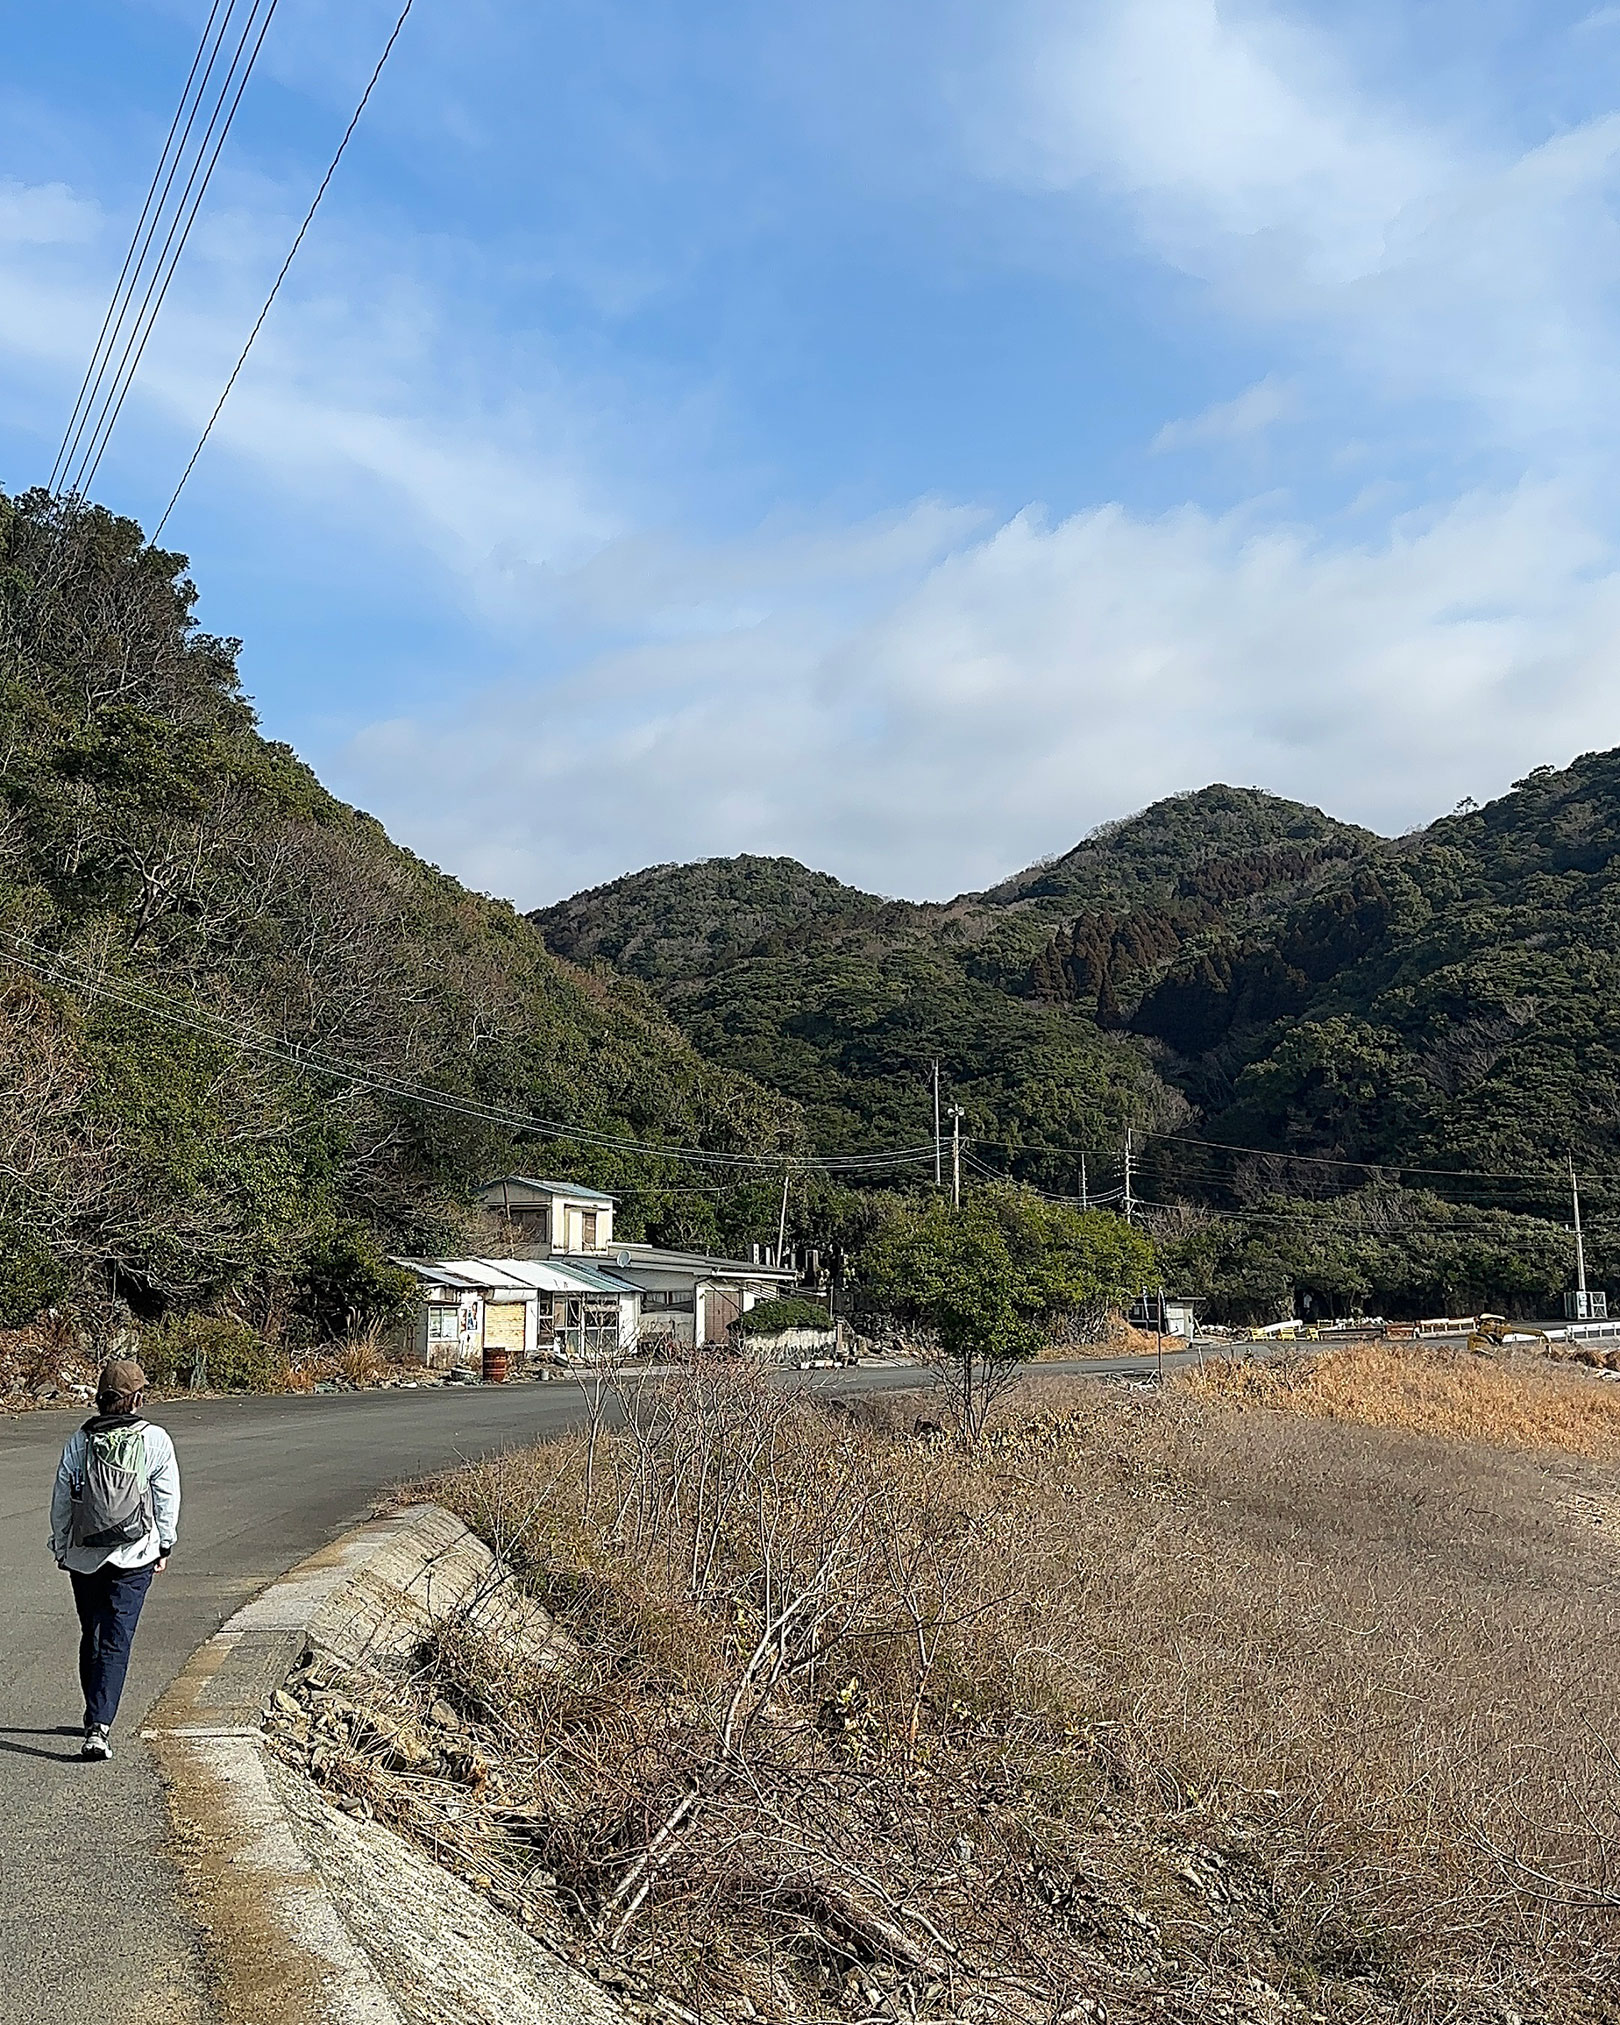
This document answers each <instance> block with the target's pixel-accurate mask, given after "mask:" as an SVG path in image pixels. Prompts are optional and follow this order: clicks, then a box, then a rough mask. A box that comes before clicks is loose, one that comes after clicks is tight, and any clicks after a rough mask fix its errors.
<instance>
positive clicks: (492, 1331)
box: [484, 1301, 525, 1357]
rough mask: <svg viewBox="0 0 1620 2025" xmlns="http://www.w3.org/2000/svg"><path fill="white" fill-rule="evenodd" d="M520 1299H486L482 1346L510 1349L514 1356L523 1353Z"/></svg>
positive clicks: (490, 1348) (522, 1306)
mask: <svg viewBox="0 0 1620 2025" xmlns="http://www.w3.org/2000/svg"><path fill="white" fill-rule="evenodd" d="M524 1305H525V1304H524V1303H523V1302H522V1301H486V1302H485V1303H484V1348H485V1349H486V1350H510V1351H511V1353H512V1355H513V1356H514V1357H521V1356H522V1355H523V1309H524Z"/></svg>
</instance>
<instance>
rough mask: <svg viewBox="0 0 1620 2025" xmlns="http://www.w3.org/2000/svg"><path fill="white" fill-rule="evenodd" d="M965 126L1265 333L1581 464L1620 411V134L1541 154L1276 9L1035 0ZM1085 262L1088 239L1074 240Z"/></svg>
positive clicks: (1601, 120) (997, 166)
mask: <svg viewBox="0 0 1620 2025" xmlns="http://www.w3.org/2000/svg"><path fill="white" fill-rule="evenodd" d="M1008 18H1009V20H1010V21H1011V22H1012V24H1013V26H1012V28H1011V29H1010V30H1009V32H1008V34H1007V36H1006V39H1005V42H1004V44H1003V47H1002V50H1001V54H1000V59H999V61H998V62H996V63H993V64H990V65H989V66H987V68H986V73H985V75H986V83H985V86H984V89H983V90H982V92H981V93H980V94H979V96H978V98H977V100H976V101H975V102H974V104H973V105H972V107H971V108H970V109H969V110H968V111H967V112H966V113H965V114H964V119H963V132H964V137H965V142H966V146H967V149H968V155H969V159H970V161H971V162H972V163H973V164H974V166H975V167H976V168H977V170H978V171H979V173H980V174H982V175H984V176H988V177H989V178H991V179H992V180H993V181H996V182H999V183H1002V184H1005V185H1012V186H1016V187H1021V188H1023V189H1025V190H1029V191H1035V192H1044V193H1052V194H1057V195H1060V196H1067V197H1070V198H1072V199H1074V200H1075V201H1076V202H1077V203H1078V202H1082V201H1083V202H1084V203H1086V204H1088V205H1093V206H1094V205H1096V204H1098V203H1102V204H1104V205H1106V206H1109V207H1112V208H1113V209H1115V210H1116V211H1118V212H1120V213H1121V214H1122V215H1123V216H1124V217H1125V218H1126V219H1127V220H1128V221H1129V224H1130V227H1131V229H1132V231H1133V232H1134V233H1135V235H1136V236H1137V238H1138V240H1139V242H1140V243H1141V244H1142V245H1143V246H1144V247H1145V248H1147V249H1149V250H1151V251H1152V252H1153V253H1154V254H1156V255H1157V257H1158V258H1159V259H1161V260H1162V261H1164V262H1166V263H1167V264H1169V265H1170V266H1172V267H1174V268H1177V269H1179V270H1181V271H1183V272H1185V273H1187V274H1190V275H1194V276H1197V277H1199V278H1201V279H1203V280H1204V281H1206V282H1207V283H1208V284H1209V285H1210V287H1211V289H1212V290H1213V292H1214V300H1215V302H1216V303H1217V304H1218V305H1219V306H1220V307H1221V308H1222V309H1223V310H1224V311H1225V312H1227V313H1229V314H1231V315H1232V316H1234V317H1236V318H1238V319H1240V320H1243V321H1247V322H1248V323H1249V324H1251V325H1254V324H1262V325H1271V326H1272V327H1274V328H1277V327H1281V328H1283V329H1289V328H1292V329H1293V330H1294V331H1296V332H1298V331H1302V330H1303V331H1308V332H1309V333H1311V334H1312V335H1313V336H1314V337H1315V339H1317V340H1318V341H1321V342H1325V343H1326V344H1327V345H1328V346H1329V347H1330V348H1332V349H1333V350H1334V351H1335V353H1336V356H1337V362H1338V363H1339V364H1340V365H1341V366H1348V367H1349V368H1350V369H1351V370H1352V371H1354V372H1355V373H1357V374H1358V375H1361V376H1364V377H1365V379H1366V380H1368V381H1370V382H1371V383H1372V384H1373V385H1374V387H1375V388H1376V389H1377V390H1378V391H1380V392H1382V393H1393V394H1395V395H1397V396H1400V397H1410V396H1414V395H1417V396H1423V397H1428V398H1434V397H1439V398H1441V399H1447V400H1456V401H1462V402H1467V403H1470V404H1472V406H1473V408H1474V411H1475V414H1474V427H1475V430H1476V432H1478V431H1481V430H1482V431H1483V432H1484V433H1485V434H1486V435H1488V436H1491V437H1494V438H1495V439H1497V440H1499V441H1502V442H1506V443H1511V444H1513V445H1515V446H1517V447H1518V449H1519V450H1520V451H1521V452H1526V453H1528V454H1542V453H1545V452H1546V451H1547V450H1549V449H1550V448H1551V447H1552V445H1551V444H1550V443H1549V435H1551V436H1552V437H1554V438H1556V439H1557V441H1558V444H1559V445H1560V446H1561V447H1563V448H1566V449H1567V448H1569V447H1570V445H1571V443H1572V441H1573V439H1575V438H1577V437H1580V436H1583V435H1585V434H1587V433H1589V432H1590V431H1591V430H1592V429H1593V428H1594V426H1595V427H1596V428H1598V429H1600V430H1602V431H1603V432H1604V433H1605V434H1606V435H1607V434H1611V433H1612V430H1613V421H1614V417H1615V415H1616V414H1620V400H1617V398H1616V397H1617V395H1620V378H1617V375H1616V370H1615V355H1616V348H1615V344H1614V341H1613V331H1614V324H1615V311H1616V297H1615V289H1614V284H1613V282H1612V279H1611V277H1612V276H1613V275H1614V274H1615V272H1616V271H1617V268H1620V232H1617V230H1616V221H1615V215H1614V204H1615V197H1616V193H1617V188H1620V174H1617V169H1620V116H1615V115H1607V114H1606V115H1600V116H1598V117H1596V118H1593V119H1591V120H1589V121H1587V122H1585V123H1583V124H1580V125H1577V126H1575V127H1573V128H1571V129H1569V130H1567V131H1561V132H1556V133H1554V134H1553V135H1552V136H1551V138H1549V139H1548V140H1546V141H1544V142H1542V143H1541V144H1539V145H1537V146H1534V147H1531V148H1528V149H1526V148H1524V147H1522V146H1520V145H1517V144H1515V143H1513V142H1512V141H1511V140H1510V139H1509V138H1506V137H1501V138H1498V137H1493V136H1490V135H1481V134H1465V133H1463V132H1461V131H1450V130H1442V129H1440V128H1438V127H1436V126H1434V125H1432V124H1429V123H1426V122H1425V121H1424V120H1423V119H1422V118H1420V117H1419V116H1418V115H1417V114H1415V113H1414V112H1412V111H1410V110H1408V109H1407V108H1404V107H1402V106H1401V105H1399V104H1398V103H1395V102H1393V101H1386V100H1385V99H1383V98H1380V97H1379V96H1378V95H1377V94H1376V93H1374V92H1373V91H1372V90H1370V89H1369V88H1367V87H1366V86H1364V85H1363V84H1362V83H1361V82H1360V81H1359V80H1358V79H1357V78H1356V77H1355V75H1354V74H1353V72H1352V71H1351V70H1350V68H1349V67H1348V65H1347V64H1346V62H1345V61H1344V59H1343V56H1342V53H1341V51H1340V49H1339V46H1338V45H1337V44H1336V43H1335V42H1334V41H1333V40H1332V39H1331V38H1330V37H1329V36H1328V35H1327V34H1325V33H1324V32H1321V31H1319V30H1316V29H1313V28H1311V27H1308V26H1307V25H1306V24H1305V23H1304V22H1303V21H1302V20H1301V19H1299V18H1298V17H1297V16H1295V15H1294V14H1292V13H1291V12H1289V11H1288V10H1287V9H1285V8H1283V7H1281V6H1278V5H1269V6H1268V5H1264V4H1257V5H1254V6H1249V7H1244V8H1242V9H1235V8H1231V7H1225V6H1221V5H1218V4H1217V0H1087V4H1079V0H1026V4H1025V5H1024V6H1023V7H1021V8H1015V9H1014V10H1013V11H1012V12H1011V13H1010V15H1009V17H1008ZM1076 243H1077V245H1078V244H1080V243H1081V242H1080V239H1079V237H1078V235H1077V240H1076Z"/></svg>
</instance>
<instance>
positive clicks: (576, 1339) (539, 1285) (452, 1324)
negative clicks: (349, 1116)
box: [396, 1174, 796, 1367]
mask: <svg viewBox="0 0 1620 2025" xmlns="http://www.w3.org/2000/svg"><path fill="white" fill-rule="evenodd" d="M479 1200H480V1201H481V1202H482V1204H483V1205H484V1207H485V1208H486V1209H488V1210H490V1211H492V1212H493V1213H494V1214H495V1215H496V1216H497V1217H498V1218H499V1219H500V1220H501V1221H502V1223H503V1224H504V1226H505V1231H506V1235H507V1238H508V1242H509V1246H510V1255H509V1256H502V1257H491V1258H462V1259H405V1258H402V1259H399V1260H397V1261H396V1263H397V1264H399V1265H401V1266H404V1267H405V1268H406V1269H407V1271H409V1272H411V1273H414V1274H415V1275H416V1278H417V1281H418V1283H419V1285H420V1288H421V1296H420V1300H419V1302H418V1308H417V1315H416V1320H415V1331H416V1350H417V1354H418V1355H419V1356H420V1357H421V1358H422V1360H423V1362H424V1363H426V1364H430V1365H434V1366H439V1367H445V1366H453V1365H456V1364H474V1363H477V1362H478V1361H479V1359H480V1358H481V1356H482V1354H483V1352H484V1350H485V1349H486V1348H487V1349H502V1350H505V1351H507V1352H508V1353H509V1354H510V1355H511V1356H512V1357H513V1358H514V1359H515V1360H516V1359H520V1358H523V1359H526V1358H540V1359H550V1358H554V1357H559V1356H560V1357H566V1358H567V1359H568V1360H569V1361H570V1362H582V1363H596V1362H599V1361H600V1360H601V1359H603V1358H604V1357H614V1356H620V1355H625V1354H628V1353H629V1352H631V1351H634V1350H637V1349H641V1348H645V1347H647V1346H648V1343H649V1340H650V1339H653V1338H658V1339H663V1340H665V1341H668V1342H670V1344H671V1347H673V1348H678V1349H684V1350H690V1349H692V1348H694V1347H695V1346H697V1345H700V1344H720V1343H724V1342H726V1341H727V1340H728V1337H729V1333H730V1329H731V1324H732V1323H733V1322H734V1321H736V1320H737V1318H738V1317H739V1316H740V1315H744V1314H746V1313H747V1311H748V1310H749V1309H750V1308H752V1307H753V1306H754V1304H755V1302H756V1301H761V1300H770V1299H772V1298H773V1297H775V1296H776V1295H778V1294H781V1293H782V1292H784V1291H785V1290H787V1289H788V1288H790V1287H791V1286H792V1285H793V1283H794V1280H795V1278H796V1275H795V1274H794V1273H793V1272H791V1271H789V1270H787V1269H785V1268H784V1269H780V1270H779V1269H778V1268H776V1267H774V1266H765V1265H758V1264H754V1263H750V1262H749V1261H747V1260H744V1259H726V1258H716V1257H713V1256H712V1255H710V1254H709V1253H707V1252H683V1251H669V1250H666V1249H664V1248H663V1247H661V1246H658V1245H648V1244H621V1243H619V1242H617V1241H616V1240H615V1238H614V1235H613V1212H614V1207H615V1201H614V1198H613V1197H612V1196H611V1195H604V1194H603V1193H602V1192H601V1190H600V1189H594V1188H582V1187H579V1186H578V1185H576V1184H575V1183H573V1182H565V1181H545V1180H541V1179H538V1178H537V1177H535V1176H534V1175H528V1174H503V1175H502V1176H500V1178H499V1179H498V1180H495V1181H492V1182H490V1183H488V1184H487V1185H486V1186H485V1187H484V1188H482V1189H480V1191H479Z"/></svg>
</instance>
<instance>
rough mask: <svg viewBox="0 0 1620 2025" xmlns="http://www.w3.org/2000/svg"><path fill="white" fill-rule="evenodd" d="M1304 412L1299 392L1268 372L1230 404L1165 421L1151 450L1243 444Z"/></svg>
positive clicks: (1220, 403) (1226, 402)
mask: <svg viewBox="0 0 1620 2025" xmlns="http://www.w3.org/2000/svg"><path fill="white" fill-rule="evenodd" d="M1303 413H1304V403H1303V402H1302V401H1301V399H1300V394H1299V389H1298V387H1296V386H1294V385H1293V384H1292V383H1291V382H1290V381H1288V380H1282V379H1279V378H1278V377H1277V375H1276V374H1275V373H1268V374H1267V375H1266V377H1265V378H1264V379H1263V380H1257V381H1256V382H1255V384H1254V385H1253V386H1252V387H1245V388H1244V390H1243V392H1242V393H1241V394H1239V395H1237V396H1236V397H1235V398H1234V399H1233V400H1230V401H1218V402H1216V404H1215V405H1214V406H1213V407H1210V408H1206V409H1205V410H1204V412H1203V413H1202V414H1201V415H1192V416H1189V417H1188V418H1187V419H1186V420H1185V421H1180V422H1166V423H1165V425H1164V427H1163V428H1162V429H1161V430H1160V431H1159V433H1158V435H1157V436H1155V437H1154V439H1153V443H1152V446H1151V447H1152V448H1153V449H1154V450H1191V449H1197V448H1199V447H1201V446H1203V445H1206V444H1222V443H1242V442H1246V441H1248V440H1250V439H1251V438H1253V437H1255V436H1261V435H1264V433H1265V432H1266V430H1268V429H1270V428H1272V427H1273V426H1274V425H1275V424H1276V423H1278V422H1292V421H1296V420H1297V419H1298V418H1299V416H1300V415H1301V414H1303Z"/></svg>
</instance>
